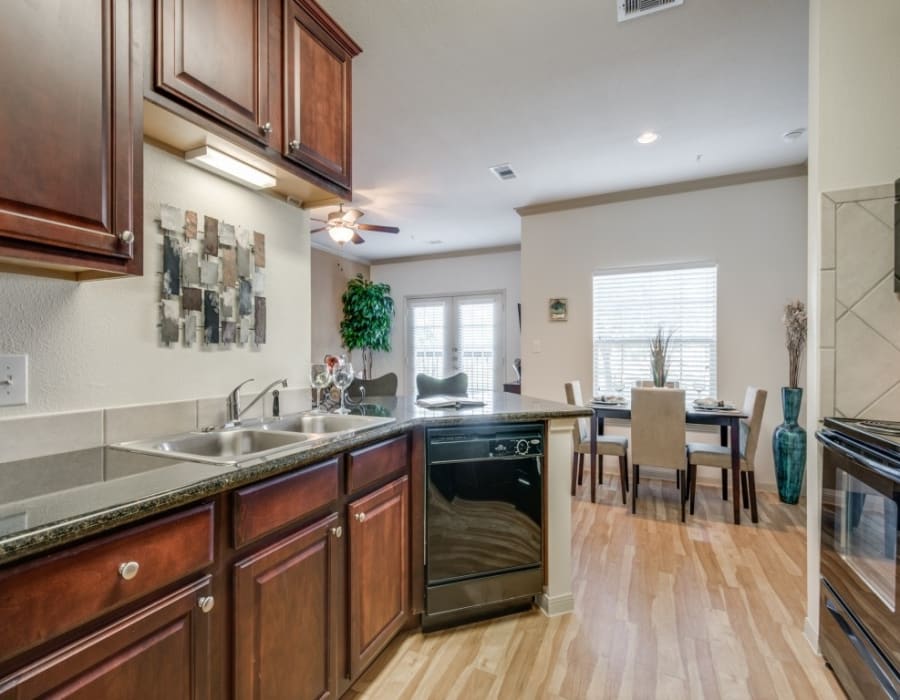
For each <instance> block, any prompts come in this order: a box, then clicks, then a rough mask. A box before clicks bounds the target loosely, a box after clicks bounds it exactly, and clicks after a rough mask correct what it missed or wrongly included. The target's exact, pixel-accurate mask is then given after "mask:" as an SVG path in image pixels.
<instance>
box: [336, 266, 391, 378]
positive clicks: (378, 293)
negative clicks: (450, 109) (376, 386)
mask: <svg viewBox="0 0 900 700" xmlns="http://www.w3.org/2000/svg"><path fill="white" fill-rule="evenodd" d="M390 293H391V287H390V285H388V284H385V283H383V282H372V280H367V279H365V278H364V277H363V276H362V275H361V274H359V275H357V276H356V277H354V278H353V279H351V280H350V281H349V282H348V283H347V289H346V291H345V292H344V294H343V295H342V296H341V301H342V302H343V304H344V319H343V320H342V321H341V341H343V343H344V347H345V348H347V350H348V351H353V350H355V349H357V348H359V349H360V350H362V361H363V379H371V378H372V356H373V353H374V352H375V351H376V350H379V351H382V352H389V351H390V349H391V324H392V323H393V320H394V300H393V299H392V298H391V295H390Z"/></svg>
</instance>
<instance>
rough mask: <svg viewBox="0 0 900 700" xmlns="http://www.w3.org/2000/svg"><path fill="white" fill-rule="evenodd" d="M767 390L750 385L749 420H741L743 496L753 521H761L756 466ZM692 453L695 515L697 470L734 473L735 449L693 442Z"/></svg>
mask: <svg viewBox="0 0 900 700" xmlns="http://www.w3.org/2000/svg"><path fill="white" fill-rule="evenodd" d="M767 395H768V392H767V391H766V390H765V389H757V388H756V387H754V386H748V387H747V391H746V392H745V393H744V413H745V414H746V415H747V416H748V418H747V420H742V421H741V430H740V441H741V444H740V452H741V494H742V496H743V500H744V508H746V507H747V502H748V501H749V502H750V520H751V521H753V522H754V523H756V522H759V513H758V512H757V507H756V477H755V475H754V467H755V461H756V446H757V445H758V444H759V433H760V429H761V426H762V419H763V412H764V411H765V410H766V397H767ZM687 453H688V481H689V482H690V486H691V515H693V514H694V499H695V497H696V493H697V467H698V466H703V467H719V468H720V469H723V470H725V473H728V471H730V470H731V448H730V447H723V446H721V445H713V444H711V443H707V442H691V443H688V446H687Z"/></svg>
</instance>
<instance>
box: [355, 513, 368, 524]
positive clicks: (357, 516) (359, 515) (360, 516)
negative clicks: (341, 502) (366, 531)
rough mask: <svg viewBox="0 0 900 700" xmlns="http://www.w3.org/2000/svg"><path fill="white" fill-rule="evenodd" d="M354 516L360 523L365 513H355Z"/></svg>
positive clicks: (364, 517)
mask: <svg viewBox="0 0 900 700" xmlns="http://www.w3.org/2000/svg"><path fill="white" fill-rule="evenodd" d="M354 517H355V518H356V521H357V522H359V523H361V522H364V521H365V519H366V514H365V513H357V514H356V515H355V516H354Z"/></svg>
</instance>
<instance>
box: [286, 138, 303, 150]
mask: <svg viewBox="0 0 900 700" xmlns="http://www.w3.org/2000/svg"><path fill="white" fill-rule="evenodd" d="M288 148H290V149H291V150H292V151H296V150H297V149H298V148H300V142H299V141H298V140H297V139H293V140H292V141H291V142H290V143H289V144H288Z"/></svg>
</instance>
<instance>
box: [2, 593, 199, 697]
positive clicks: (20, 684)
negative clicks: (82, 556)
mask: <svg viewBox="0 0 900 700" xmlns="http://www.w3.org/2000/svg"><path fill="white" fill-rule="evenodd" d="M210 600H212V599H211V594H210V578H209V577H208V576H207V577H205V578H203V579H201V580H200V581H198V582H197V583H194V584H192V585H190V586H187V587H186V588H182V589H181V590H179V591H176V592H175V593H172V594H171V595H169V596H166V597H164V598H162V599H160V600H158V601H156V602H154V603H151V604H150V605H147V606H145V607H143V608H141V609H140V610H138V611H137V612H135V613H133V614H131V615H128V616H126V617H124V618H123V619H121V620H119V621H117V622H115V623H113V624H111V625H109V626H107V627H104V628H103V629H101V630H99V631H98V632H96V633H94V634H91V635H88V636H86V637H84V638H81V639H78V640H76V641H75V642H73V643H71V644H69V645H67V646H65V647H63V648H62V649H60V650H58V651H56V652H53V653H51V654H49V655H47V656H45V657H43V658H41V659H38V660H37V661H36V662H34V663H32V664H31V665H29V666H26V667H25V668H23V669H22V670H20V671H17V672H16V673H14V674H12V675H10V676H7V677H6V678H3V679H0V700H13V699H14V698H15V699H16V700H21V699H23V698H36V697H54V698H83V699H84V700H93V699H94V698H145V699H150V698H154V699H156V698H158V700H176V699H178V700H180V699H184V700H209V699H210V697H211V692H210V680H211V675H210V649H209V643H210V634H209V618H210V614H211V612H212V609H213V608H212V607H210V605H211V603H210V602H209V601H210ZM214 602H215V601H213V605H214ZM204 610H205V612H204Z"/></svg>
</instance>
